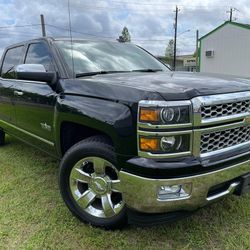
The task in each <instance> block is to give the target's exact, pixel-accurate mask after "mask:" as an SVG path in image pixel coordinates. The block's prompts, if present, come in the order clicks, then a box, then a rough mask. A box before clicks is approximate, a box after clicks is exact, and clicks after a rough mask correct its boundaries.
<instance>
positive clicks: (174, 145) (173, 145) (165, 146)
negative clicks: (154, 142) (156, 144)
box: [161, 136, 182, 152]
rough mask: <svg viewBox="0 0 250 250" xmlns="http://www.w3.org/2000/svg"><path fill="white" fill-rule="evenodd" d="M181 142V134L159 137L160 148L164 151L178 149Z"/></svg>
mask: <svg viewBox="0 0 250 250" xmlns="http://www.w3.org/2000/svg"><path fill="white" fill-rule="evenodd" d="M181 144H182V137H181V136H177V137H176V136H166V137H162V138H161V148H162V150H164V151H165V152H170V151H178V150H179V149H180V146H181Z"/></svg>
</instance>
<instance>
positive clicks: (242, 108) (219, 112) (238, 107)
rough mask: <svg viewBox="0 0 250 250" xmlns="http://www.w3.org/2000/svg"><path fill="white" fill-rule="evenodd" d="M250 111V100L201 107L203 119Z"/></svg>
mask: <svg viewBox="0 0 250 250" xmlns="http://www.w3.org/2000/svg"><path fill="white" fill-rule="evenodd" d="M249 111H250V100H244V101H238V102H229V103H225V104H217V105H205V106H202V107H201V117H202V119H210V118H218V117H224V116H230V115H236V114H242V113H248V112H249Z"/></svg>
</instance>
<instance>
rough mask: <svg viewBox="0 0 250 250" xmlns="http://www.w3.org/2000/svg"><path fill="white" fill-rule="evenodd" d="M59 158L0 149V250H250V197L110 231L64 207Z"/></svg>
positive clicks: (11, 144) (10, 144) (16, 147)
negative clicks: (163, 220)
mask: <svg viewBox="0 0 250 250" xmlns="http://www.w3.org/2000/svg"><path fill="white" fill-rule="evenodd" d="M57 176H58V162H57V161H55V160H53V159H52V158H50V157H49V156H47V155H45V154H43V153H41V152H39V151H38V150H36V149H33V148H31V147H29V146H26V145H24V144H23V143H21V142H18V141H16V140H15V139H13V138H9V137H8V138H7V145H5V146H3V147H1V148H0V249H77V248H78V249H105V248H106V249H110V248H111V249H209V248H212V249H250V230H249V228H250V196H246V197H244V198H238V197H234V196H230V197H228V198H226V199H224V200H222V201H221V202H219V203H216V204H213V205H212V206H209V207H206V208H204V209H201V210H200V211H198V212H197V213H196V214H195V215H193V216H191V217H189V218H187V219H185V220H181V221H178V222H176V223H172V224H169V225H161V226H154V227H151V228H139V227H136V226H128V227H127V228H125V229H123V230H120V231H105V230H102V229H99V228H93V227H91V226H89V225H85V224H83V223H81V222H79V221H78V220H77V219H76V218H75V217H73V216H72V215H71V213H70V212H69V211H68V209H67V208H66V206H65V205H64V203H63V201H62V199H61V197H60V194H59V190H58V184H57Z"/></svg>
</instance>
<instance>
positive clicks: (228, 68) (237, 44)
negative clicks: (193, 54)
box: [200, 24, 250, 77]
mask: <svg viewBox="0 0 250 250" xmlns="http://www.w3.org/2000/svg"><path fill="white" fill-rule="evenodd" d="M207 50H214V53H215V54H214V57H212V58H208V57H206V55H205V53H206V51H207ZM200 66H201V68H200V71H201V72H209V73H222V74H229V75H237V76H243V77H250V30H248V29H245V28H241V27H238V26H235V25H233V24H226V25H225V26H224V27H222V28H221V29H219V30H217V31H215V32H214V33H212V34H210V35H208V36H207V37H205V38H204V39H203V40H202V42H201V64H200Z"/></svg>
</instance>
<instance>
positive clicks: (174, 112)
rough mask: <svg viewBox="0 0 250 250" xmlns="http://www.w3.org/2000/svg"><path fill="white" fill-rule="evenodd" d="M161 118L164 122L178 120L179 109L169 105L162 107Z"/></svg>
mask: <svg viewBox="0 0 250 250" xmlns="http://www.w3.org/2000/svg"><path fill="white" fill-rule="evenodd" d="M161 119H162V121H163V122H165V123H171V122H178V121H179V119H180V109H179V108H171V107H169V108H164V109H162V111H161Z"/></svg>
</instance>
